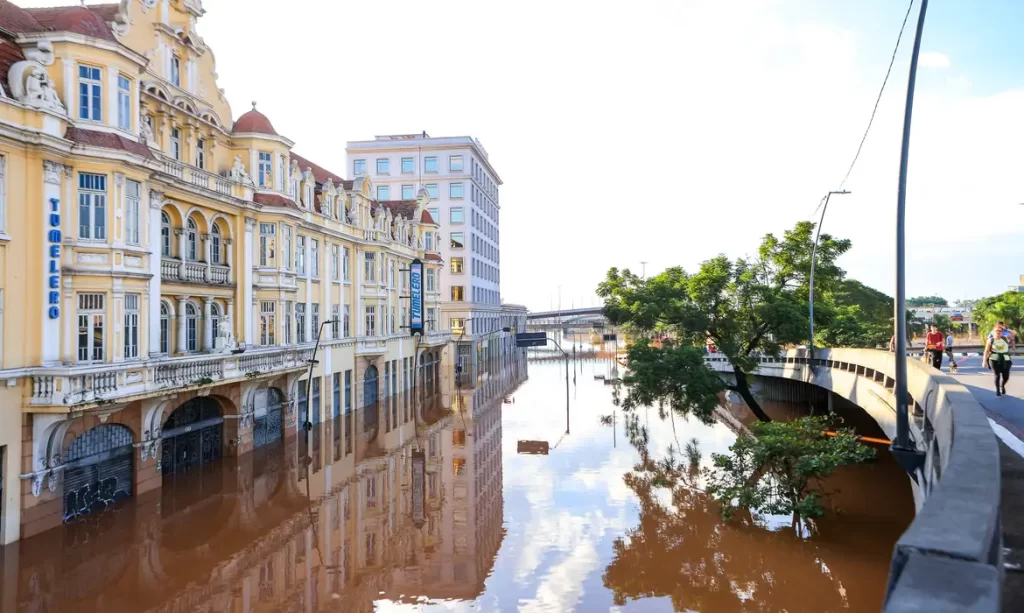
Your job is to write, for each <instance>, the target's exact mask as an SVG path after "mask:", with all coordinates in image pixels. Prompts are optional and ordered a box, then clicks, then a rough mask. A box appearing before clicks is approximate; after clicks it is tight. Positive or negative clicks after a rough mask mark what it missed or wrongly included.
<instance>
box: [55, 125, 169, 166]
mask: <svg viewBox="0 0 1024 613" xmlns="http://www.w3.org/2000/svg"><path fill="white" fill-rule="evenodd" d="M64 138H66V139H68V140H70V141H74V142H75V143H76V144H78V145H86V146H90V147H102V148H104V149H116V150H119V151H127V152H128V153H133V154H135V155H138V156H141V157H144V158H147V159H153V154H152V153H151V152H150V151H149V147H148V146H147V145H145V144H143V143H140V142H138V141H134V140H131V139H127V138H124V137H122V136H119V135H117V134H112V133H110V132H99V131H96V130H83V129H81V128H68V130H67V132H65V133H64Z"/></svg>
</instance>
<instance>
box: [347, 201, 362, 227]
mask: <svg viewBox="0 0 1024 613" xmlns="http://www.w3.org/2000/svg"><path fill="white" fill-rule="evenodd" d="M358 219H359V211H358V210H357V209H356V203H355V202H353V203H352V206H350V207H349V209H348V222H349V223H350V224H352V225H353V226H355V225H358Z"/></svg>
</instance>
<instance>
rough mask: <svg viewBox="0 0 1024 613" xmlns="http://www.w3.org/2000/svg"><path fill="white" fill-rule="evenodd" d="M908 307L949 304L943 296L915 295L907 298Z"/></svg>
mask: <svg viewBox="0 0 1024 613" xmlns="http://www.w3.org/2000/svg"><path fill="white" fill-rule="evenodd" d="M907 306H908V307H944V306H949V303H948V302H946V299H945V298H943V297H942V296H915V297H913V298H907Z"/></svg>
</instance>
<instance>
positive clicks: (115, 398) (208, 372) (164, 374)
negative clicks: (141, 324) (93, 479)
mask: <svg viewBox="0 0 1024 613" xmlns="http://www.w3.org/2000/svg"><path fill="white" fill-rule="evenodd" d="M312 354H313V350H312V348H295V347H288V348H282V347H267V348H256V349H250V350H248V351H245V352H244V353H239V354H235V353H220V354H204V355H189V356H184V357H178V358H159V359H151V360H144V361H133V362H124V363H120V364H97V365H95V366H92V365H90V366H66V367H54V368H34V369H32V370H31V372H30V374H29V375H28V376H30V378H31V380H32V395H31V397H30V398H29V403H28V404H29V406H30V407H31V410H32V411H33V412H39V413H72V412H75V411H80V410H85V409H89V408H95V407H96V406H103V405H107V404H115V403H116V404H124V403H128V402H131V401H133V400H138V399H140V398H144V397H147V396H153V395H157V394H160V393H166V390H170V389H173V390H175V391H180V390H182V389H185V388H188V387H189V386H200V385H208V384H214V383H223V382H231V381H235V380H246V379H253V378H256V377H261V376H264V375H267V376H277V375H280V374H282V373H286V372H294V371H300V370H302V369H305V368H306V367H307V366H308V362H309V360H310V359H311V358H312Z"/></svg>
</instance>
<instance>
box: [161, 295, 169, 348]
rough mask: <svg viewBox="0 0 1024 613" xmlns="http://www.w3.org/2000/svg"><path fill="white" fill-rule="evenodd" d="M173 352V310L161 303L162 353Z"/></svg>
mask: <svg viewBox="0 0 1024 613" xmlns="http://www.w3.org/2000/svg"><path fill="white" fill-rule="evenodd" d="M170 352H171V309H170V307H168V306H167V303H166V302H160V353H164V354H167V353H170Z"/></svg>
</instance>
